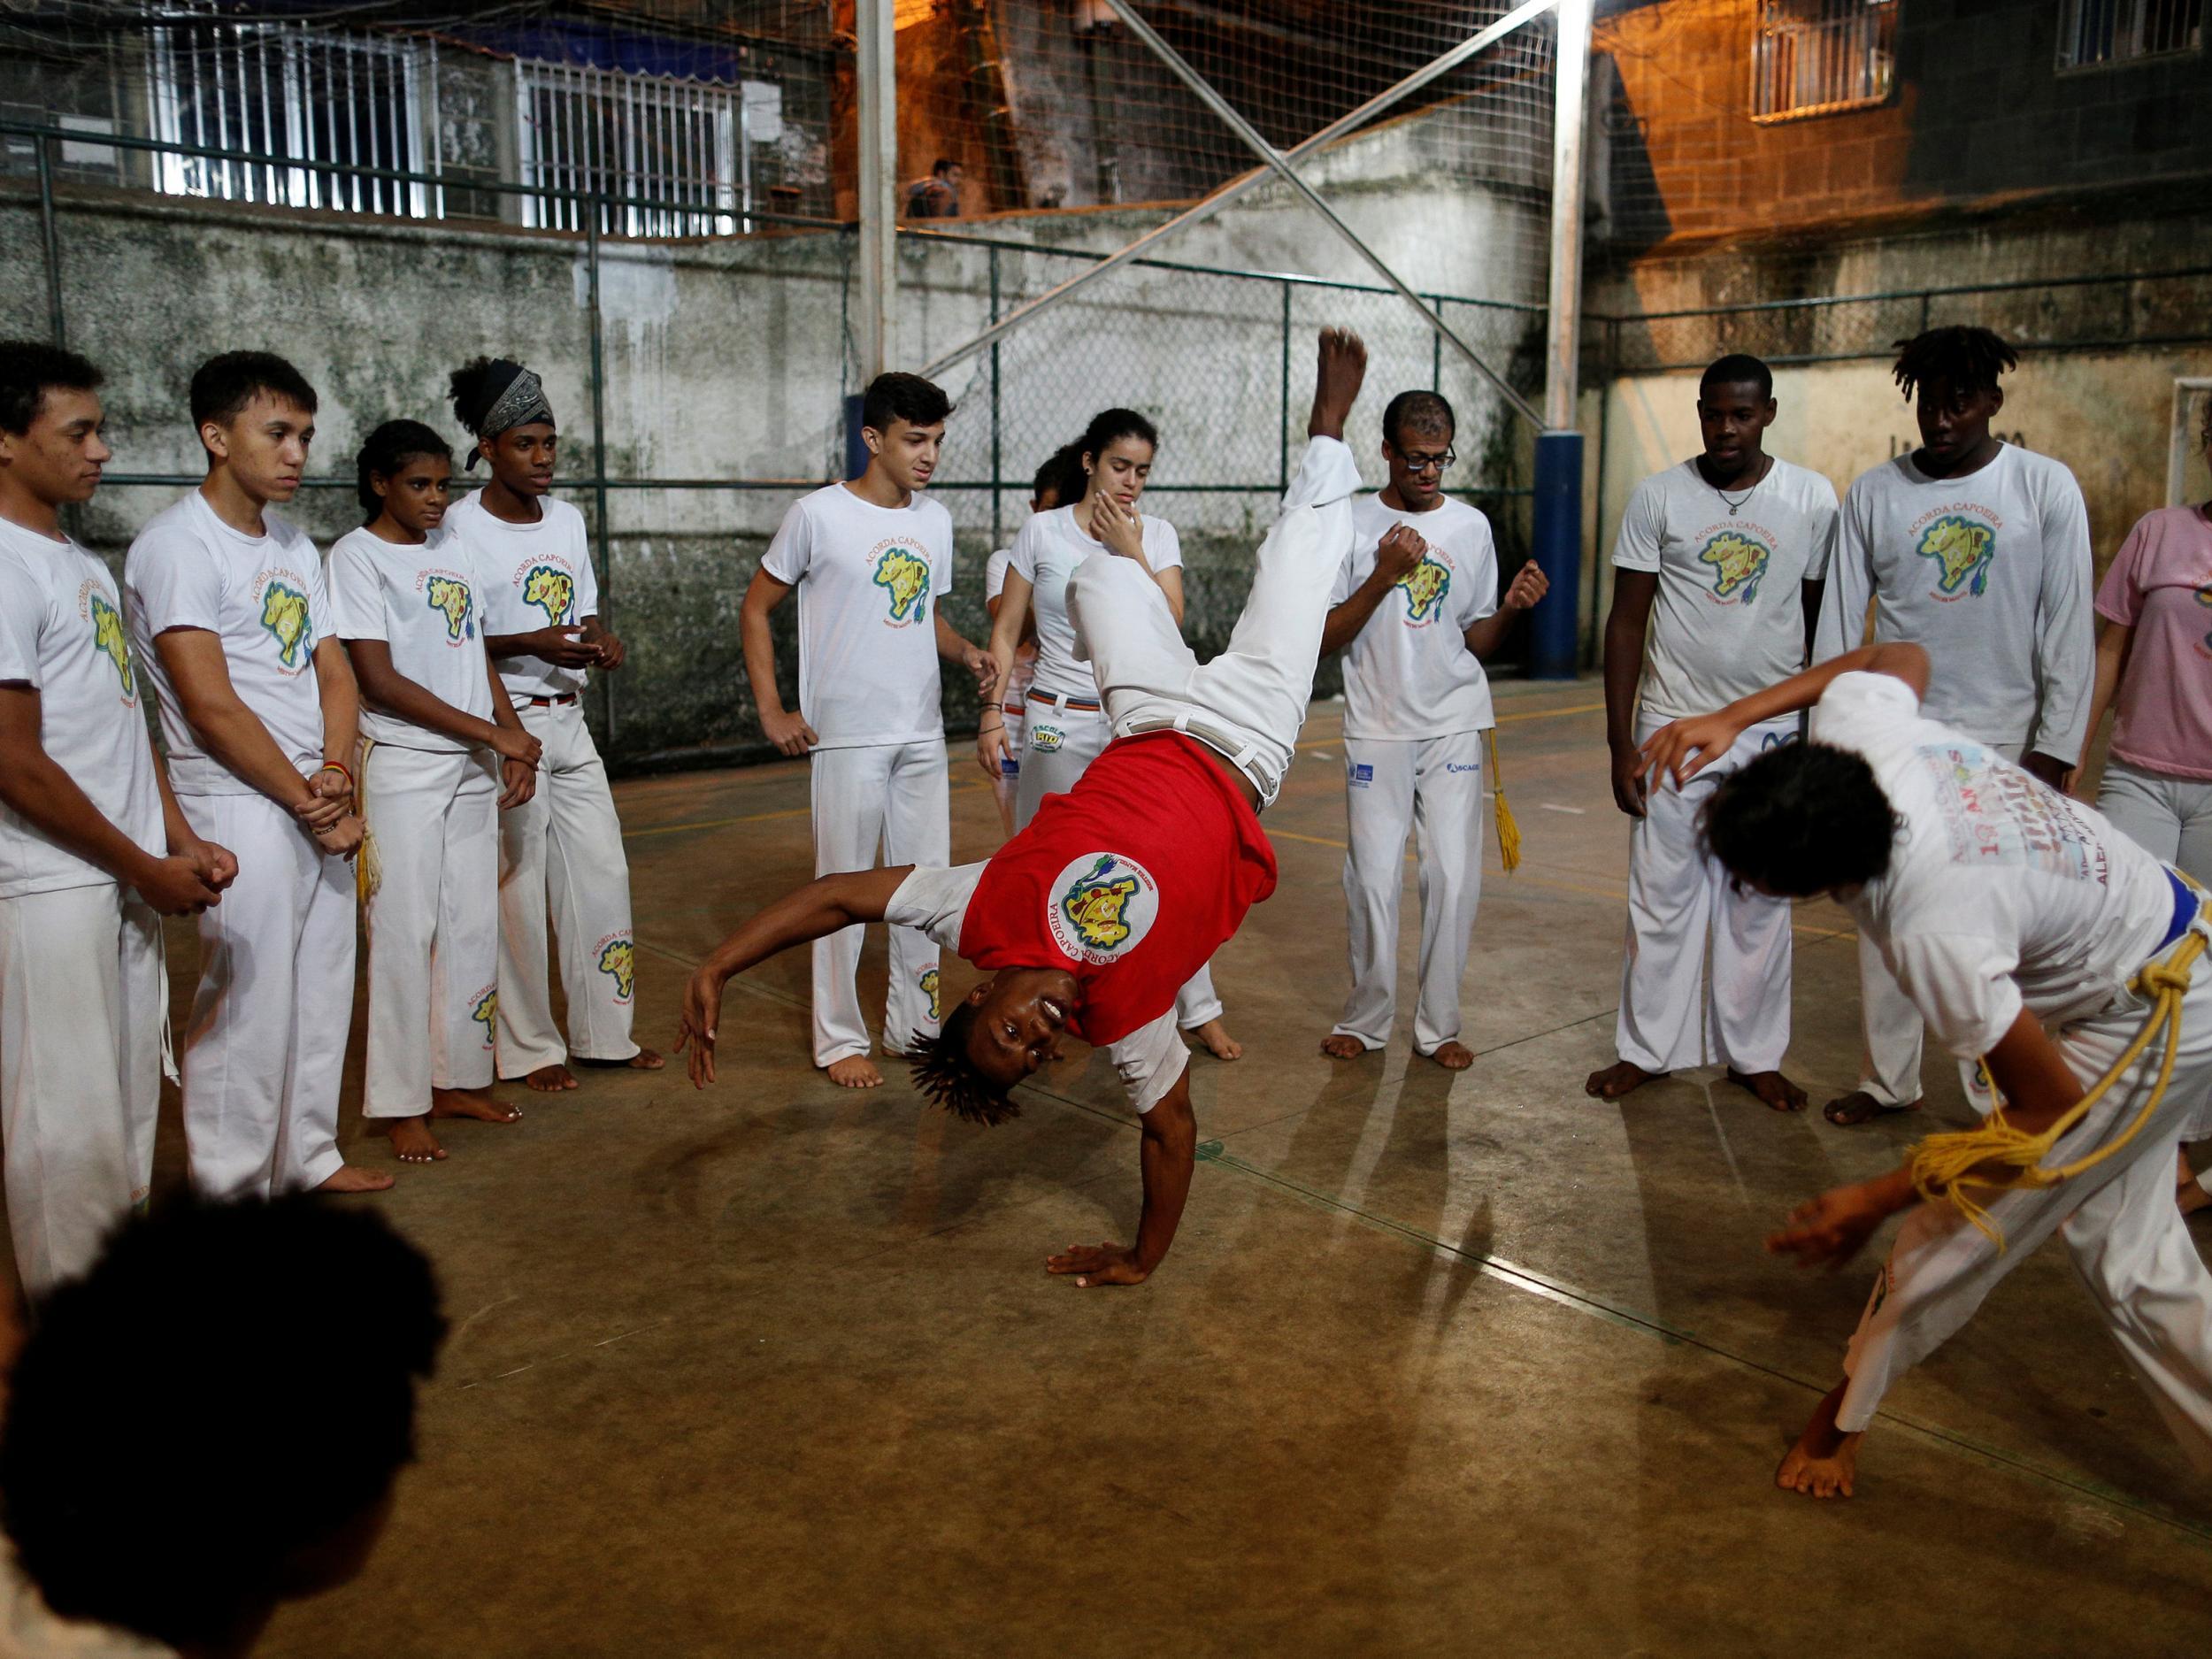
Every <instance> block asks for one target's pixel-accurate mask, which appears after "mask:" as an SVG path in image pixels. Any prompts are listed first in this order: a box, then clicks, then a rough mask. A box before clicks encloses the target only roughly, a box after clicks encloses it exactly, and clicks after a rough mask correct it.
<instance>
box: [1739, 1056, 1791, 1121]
mask: <svg viewBox="0 0 2212 1659" xmlns="http://www.w3.org/2000/svg"><path fill="white" fill-rule="evenodd" d="M1728 1080H1729V1081H1730V1082H1731V1083H1733V1084H1734V1085H1735V1086H1736V1087H1738V1088H1741V1089H1749V1090H1750V1091H1751V1092H1752V1094H1755V1095H1757V1096H1758V1097H1759V1103H1760V1104H1761V1105H1763V1106H1766V1107H1770V1108H1771V1109H1772V1110H1775V1111H1778V1112H1801V1111H1803V1110H1805V1091H1804V1090H1803V1089H1801V1088H1800V1087H1797V1085H1796V1084H1794V1083H1793V1082H1791V1081H1790V1080H1789V1079H1787V1078H1786V1077H1784V1076H1783V1075H1782V1074H1781V1073H1780V1072H1779V1071H1737V1070H1736V1068H1735V1067H1734V1066H1730V1067H1729V1068H1728Z"/></svg>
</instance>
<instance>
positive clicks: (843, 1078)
mask: <svg viewBox="0 0 2212 1659" xmlns="http://www.w3.org/2000/svg"><path fill="white" fill-rule="evenodd" d="M822 1069H823V1070H824V1071H827V1072H828V1073H829V1080H830V1081H831V1082H833V1083H834V1084H836V1085H837V1087H840V1088H873V1087H875V1086H876V1085H877V1084H879V1083H880V1082H882V1081H883V1073H882V1072H880V1071H877V1070H876V1068H875V1063H874V1062H873V1061H872V1060H870V1059H869V1058H868V1056H866V1055H864V1054H849V1055H847V1056H845V1057H844V1058H843V1059H842V1060H833V1061H831V1062H830V1063H829V1064H827V1065H826V1066H825V1067H823V1068H822Z"/></svg>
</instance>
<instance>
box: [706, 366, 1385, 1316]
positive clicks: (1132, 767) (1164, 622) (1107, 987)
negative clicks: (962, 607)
mask: <svg viewBox="0 0 2212 1659" xmlns="http://www.w3.org/2000/svg"><path fill="white" fill-rule="evenodd" d="M1366 361H1367V354H1366V350H1365V348H1363V346H1362V345H1361V344H1360V342H1359V339H1358V337H1357V336H1356V335H1355V334H1349V333H1347V332H1344V331H1341V330H1337V329H1327V330H1325V331H1323V333H1322V335H1321V347H1320V362H1319V366H1318V371H1317V376H1316V383H1315V387H1314V397H1313V413H1312V417H1311V419H1310V421H1309V422H1308V425H1307V427H1306V430H1307V432H1308V433H1309V434H1310V435H1311V437H1312V440H1313V442H1311V443H1310V445H1309V446H1308V447H1307V449H1306V454H1305V458H1304V460H1303V461H1302V463H1301V464H1300V466H1299V469H1298V473H1297V476H1296V477H1295V478H1294V480H1292V484H1291V488H1290V493H1289V495H1288V496H1287V497H1286V501H1285V508H1284V512H1283V515H1282V517H1281V518H1279V519H1278V520H1277V521H1276V524H1275V527H1274V529H1273V530H1271V532H1270V533H1269V534H1268V537H1267V540H1266V541H1265V542H1263V544H1262V545H1261V548H1260V550H1259V553H1258V556H1257V559H1256V566H1257V568H1256V570H1255V572H1254V573H1253V578H1252V594H1251V597H1250V599H1249V600H1248V601H1247V602H1246V604H1245V607H1244V614H1243V615H1242V616H1241V617H1240V618H1238V621H1237V626H1236V630H1235V632H1234V633H1233V634H1232V635H1231V636H1230V640H1229V648H1228V649H1227V650H1225V651H1224V652H1223V653H1222V654H1221V655H1220V656H1219V657H1215V658H1214V659H1213V661H1211V662H1210V663H1207V664H1203V665H1201V664H1200V663H1199V662H1198V660H1197V658H1196V657H1194V656H1193V655H1192V654H1191V650H1190V648H1189V647H1188V646H1187V645H1186V644H1185V643H1184V642H1183V637H1182V634H1181V632H1180V630H1179V629H1178V628H1177V626H1176V624H1175V618H1174V614H1173V613H1172V612H1171V611H1170V610H1169V608H1168V604H1167V600H1166V598H1165V596H1164V595H1163V594H1162V592H1161V591H1160V588H1159V586H1158V584H1157V583H1156V582H1155V581H1154V580H1152V578H1151V576H1150V575H1149V574H1148V573H1147V572H1146V571H1145V568H1144V566H1143V565H1141V564H1139V563H1138V562H1136V561H1135V560H1133V559H1129V558H1124V557H1120V556H1118V555H1116V554H1114V553H1111V552H1110V551H1106V550H1103V549H1102V550H1100V551H1098V552H1095V553H1093V554H1092V555H1091V556H1090V557H1088V558H1087V559H1085V560H1084V561H1083V563H1082V564H1081V565H1079V566H1078V567H1077V568H1076V571H1075V572H1074V574H1073V575H1072V576H1071V577H1070V578H1069V580H1068V611H1069V618H1070V620H1071V622H1072V623H1073V625H1074V631H1075V639H1076V656H1077V657H1078V659H1079V660H1085V661H1088V662H1089V663H1090V664H1091V665H1092V667H1093V669H1094V671H1095V672H1096V673H1097V676H1098V686H1099V694H1100V697H1101V700H1102V702H1103V703H1105V705H1106V713H1107V716H1108V718H1109V719H1110V721H1111V723H1112V727H1113V733H1114V741H1111V742H1110V743H1109V744H1108V745H1107V747H1106V749H1105V751H1104V752H1103V753H1102V754H1101V755H1100V756H1099V757H1098V758H1097V759H1096V760H1094V761H1093V762H1092V763H1091V765H1090V767H1089V769H1088V770H1087V771H1086V772H1084V774H1083V776H1082V778H1081V780H1079V782H1078V783H1077V784H1076V786H1075V787H1074V788H1073V789H1072V790H1071V791H1070V792H1069V793H1067V794H1066V795H1054V796H1051V797H1050V798H1048V800H1047V801H1046V802H1045V803H1044V805H1043V806H1042V807H1041V809H1040V810H1038V813H1037V816H1036V817H1035V818H1033V819H1032V820H1031V821H1030V824H1029V826H1028V827H1027V828H1026V829H1025V830H1023V831H1022V832H1021V833H1019V834H1018V835H1016V836H1015V837H1014V838H1013V839H1012V840H1011V841H1008V842H1007V843H1006V844H1005V845H1004V846H1003V847H1002V848H1001V849H999V851H998V853H997V855H996V856H994V857H993V858H991V859H990V860H989V861H988V862H987V863H984V864H963V865H960V866H958V867H956V868H954V869H949V870H945V869H930V868H926V867H922V868H917V867H914V866H911V865H907V866H899V867H894V868H891V869H886V870H861V871H854V872H849V873H844V874H834V875H826V876H824V877H822V878H820V879H818V880H816V881H813V882H811V883H810V884H809V885H808V886H806V887H801V888H800V889H799V890H798V891H797V892H795V893H793V894H790V895H787V896H786V897H784V898H781V899H779V900H777V901H776V902H774V903H772V904H771V905H769V906H768V907H767V908H766V909H765V910H762V911H761V912H760V913H759V914H758V915H757V916H755V917H753V918H751V919H750V920H749V921H748V922H747V923H745V925H744V926H741V927H740V928H739V929H738V930H737V931H736V932H735V933H732V934H731V935H730V936H729V937H728V938H727V939H726V940H725V941H723V942H722V944H721V946H720V947H719V948H718V949H717V950H716V951H715V953H714V955H713V956H710V958H709V959H708V960H707V962H706V963H705V964H704V965H703V966H702V967H701V968H700V969H699V970H698V972H695V974H693V975H692V977H691V981H690V983H689V985H688V986H687V987H686V989H685V993H684V1012H683V1027H682V1033H681V1035H680V1038H679V1040H678V1043H677V1046H678V1047H679V1048H686V1047H687V1048H689V1049H690V1056H691V1077H692V1081H693V1082H694V1083H695V1084H696V1085H698V1086H699V1087H705V1086H706V1085H707V1084H708V1083H710V1082H712V1081H713V1080H714V1075H715V1071H714V1041H715V1033H716V1028H717V1026H718V1025H719V1023H720V1019H721V1006H722V989H723V987H724V986H725V985H726V983H727V982H728V981H729V979H730V978H731V977H732V976H733V975H734V974H737V973H741V972H743V971H744V970H746V969H747V968H749V967H751V966H752V965H753V964H756V963H757V962H761V961H763V960H764V959H766V958H767V957H769V956H773V955H774V954H775V953H776V952H778V951H780V950H784V949H788V948H789V947H791V946H793V945H796V944H800V943H803V942H804V941H808V940H812V939H819V938H821V937H823V936H824V935H825V934H827V933H834V932H835V931H836V930H837V929H839V928H841V927H846V926H851V925H852V924H854V923H856V922H879V921H887V922H890V923H893V924H895V925H897V926H908V927H914V928H918V929H921V930H923V931H924V932H926V933H929V934H930V935H931V937H933V938H934V939H935V940H937V941H939V942H940V943H941V944H942V945H944V946H946V947H948V948H949V949H954V950H956V951H957V952H958V953H959V954H960V955H961V956H964V957H965V958H967V960H968V961H970V962H971V963H972V964H975V965H976V966H977V967H979V968H980V969H982V970H983V971H984V972H987V973H988V974H989V975H990V976H991V977H990V978H988V979H986V980H985V981H984V982H983V983H982V984H981V985H979V986H978V987H976V988H975V989H974V990H973V991H972V992H970V993H969V994H968V995H967V997H966V999H965V1000H964V1002H961V1004H960V1005H959V1006H958V1007H957V1008H956V1009H954V1010H951V1012H950V1013H949V1014H948V1015H947V1016H946V1018H945V1021H944V1025H943V1027H942V1029H941V1032H940V1033H939V1034H938V1035H937V1036H936V1037H934V1038H932V1039H928V1040H926V1041H918V1042H916V1043H915V1044H913V1045H912V1048H913V1052H912V1054H911V1056H910V1058H911V1059H912V1061H913V1070H914V1079H915V1082H916V1084H917V1086H918V1087H920V1088H921V1089H922V1090H923V1092H924V1093H926V1094H928V1095H929V1096H930V1097H931V1098H932V1099H933V1100H934V1101H936V1102H938V1103H940V1104H941V1105H943V1106H945V1107H946V1108H947V1109H949V1110H951V1111H953V1112H955V1113H956V1114H958V1115H959V1116H961V1117H964V1118H970V1119H972V1120H974V1121H978V1122H983V1123H996V1122H999V1121H1001V1120H1002V1119H1003V1118H1010V1117H1011V1116H1013V1115H1014V1113H1015V1112H1016V1111H1017V1110H1018V1108H1017V1107H1016V1106H1015V1104H1014V1103H1013V1102H1012V1101H1010V1099H1009V1098H1008V1094H1009V1091H1010V1090H1011V1089H1012V1088H1013V1087H1014V1086H1015V1085H1016V1084H1017V1083H1019V1082H1020V1081H1021V1080H1022V1079H1025V1078H1026V1077H1027V1076H1029V1075H1030V1073H1032V1072H1033V1071H1036V1070H1037V1069H1038V1068H1039V1067H1041V1066H1042V1065H1045V1064H1048V1063H1049V1062H1051V1061H1052V1060H1053V1059H1055V1058H1056V1056H1058V1054H1059V1052H1060V1044H1061V1041H1062V1039H1063V1037H1064V1036H1066V1035H1074V1036H1077V1037H1079V1038H1081V1039H1082V1040H1083V1041H1087V1042H1089V1043H1091V1044H1093V1045H1094V1046H1098V1047H1102V1048H1106V1050H1107V1051H1108V1053H1109V1054H1110V1056H1111V1057H1112V1059H1113V1062H1114V1066H1115V1069H1116V1070H1117V1071H1118V1072H1119V1073H1120V1076H1121V1079H1122V1084H1123V1087H1125V1089H1126V1091H1127V1093H1128V1097H1129V1102H1130V1104H1131V1105H1132V1106H1133V1107H1134V1108H1135V1109H1136V1110H1137V1111H1138V1112H1139V1114H1140V1115H1141V1118H1142V1119H1143V1130H1144V1141H1143V1151H1142V1166H1143V1172H1144V1208H1143V1214H1142V1217H1141V1219H1140V1221H1139V1223H1138V1226H1137V1236H1136V1243H1135V1245H1134V1247H1133V1248H1122V1247H1120V1246H1118V1245H1112V1244H1101V1245H1097V1246H1085V1247H1081V1248H1070V1249H1069V1250H1067V1251H1066V1252H1065V1253H1064V1254H1063V1255H1059V1256H1053V1257H1052V1258H1050V1261H1049V1263H1048V1266H1049V1267H1050V1269H1051V1271H1054V1272H1056V1273H1072V1274H1075V1275H1077V1278H1076V1283H1077V1284H1078V1285H1081V1286H1093V1285H1135V1284H1141V1283H1142V1282H1143V1281H1144V1280H1145V1279H1146V1278H1147V1277H1148V1276H1149V1275H1150V1274H1151V1273H1152V1271H1154V1270H1155V1269H1156V1268H1157V1267H1158V1266H1159V1264H1160V1262H1161V1259H1162V1258H1163V1257H1164V1256H1166V1254H1167V1251H1168V1246H1169V1245H1170V1244H1171V1242H1172V1241H1173V1240H1174V1237H1175V1229H1176V1225H1177V1224H1178V1223H1179V1221H1180V1220H1181V1218H1182V1213H1183V1202H1184V1200H1185V1198H1186V1197H1187V1195H1188V1194H1189V1191H1190V1178H1191V1163H1192V1157H1193V1155H1194V1149H1195V1147H1196V1142H1197V1129H1196V1125H1194V1122H1193V1119H1192V1117H1191V1102H1190V1083H1189V1079H1188V1076H1187V1066H1188V1062H1189V1058H1190V1056H1189V1051H1188V1050H1187V1049H1186V1048H1184V1046H1183V1042H1182V1039H1181V1038H1180V1036H1179V1035H1178V1034H1177V1031H1176V1025H1175V993H1176V989H1177V987H1179V986H1180V985H1182V984H1183V983H1184V981H1185V980H1187V979H1189V978H1190V976H1191V975H1192V974H1193V973H1194V972H1196V971H1197V969H1198V968H1199V966H1200V965H1201V964H1203V963H1204V962H1205V961H1206V960H1207V958H1209V957H1210V956H1212V955H1213V953H1214V952H1215V951H1216V950H1217V949H1219V948H1220V947H1221V946H1222V945H1223V944H1224V943H1225V942H1226V941H1228V940H1229V939H1230V938H1231V937H1232V936H1233V934H1234V933H1236V931H1237V928H1238V926H1239V925H1240V924H1241V923H1242V921H1243V920H1244V915H1245V912H1246V911H1247V910H1249V909H1250V908H1251V907H1252V906H1253V905H1254V904H1256V903H1258V902H1260V901H1261V900H1263V899H1264V898H1266V897H1267V896H1268V895H1269V894H1271V893H1272V892H1273V891H1274V889H1275V856H1274V852H1273V850H1272V849H1271V848H1270V847H1269V845H1268V841H1267V837H1266V836H1265V835H1264V834H1263V833H1261V830H1260V826H1259V821H1258V818H1257V817H1256V814H1257V813H1258V812H1259V811H1260V810H1263V809H1264V808H1265V807H1266V806H1267V804H1268V803H1270V802H1271V801H1273V800H1274V798H1275V795H1276V793H1277V791H1278V790H1279V788H1280V787H1281V785H1282V781H1283V779H1284V775H1285V774H1286V772H1288V770H1289V767H1290V763H1291V760H1292V758H1293V756H1294V747H1295V745H1296V742H1297V739H1298V728H1299V727H1300V726H1301V725H1302V724H1303V722H1304V720H1305V715H1306V703H1307V701H1308V699H1309V698H1310V696H1311V695H1312V692H1313V671H1314V664H1315V663H1316V662H1317V660H1318V658H1319V656H1320V650H1321V629H1322V623H1323V620H1324V618H1325V616H1326V614H1327V611H1328V599H1329V587H1330V583H1331V582H1332V581H1333V580H1334V578H1335V576H1336V572H1337V571H1338V569H1339V567H1340V565H1342V564H1343V562H1344V558H1345V556H1346V554H1347V553H1348V552H1349V551H1350V548H1351V541H1352V506H1351V498H1352V495H1353V494H1354V493H1355V492H1356V490H1357V489H1358V488H1359V487H1360V480H1359V472H1358V469H1357V468H1356V466H1354V465H1353V462H1352V457H1351V452H1350V451H1349V450H1348V449H1346V448H1345V447H1344V443H1343V434H1344V422H1345V419H1346V417H1347V416H1348V414H1349V413H1350V412H1351V408H1352V403H1353V401H1354V400H1355V399H1356V397H1357V396H1358V394H1359V387H1360V380H1361V378H1362V376H1363V374H1364V373H1365V370H1366ZM1393 534H1403V535H1406V536H1411V535H1412V534H1413V532H1411V531H1410V530H1401V531H1397V532H1394V533H1393Z"/></svg>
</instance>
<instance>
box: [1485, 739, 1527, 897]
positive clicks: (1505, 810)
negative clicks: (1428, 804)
mask: <svg viewBox="0 0 2212 1659" xmlns="http://www.w3.org/2000/svg"><path fill="white" fill-rule="evenodd" d="M1483 736H1484V737H1485V738H1486V739H1487V740H1488V741H1489V743H1490V795H1491V799H1493V800H1494V801H1495V802H1496V803H1498V804H1497V816H1498V864H1499V865H1500V867H1501V868H1502V869H1503V870H1504V871H1505V872H1506V873H1507V874H1508V875H1511V874H1512V873H1513V872H1515V871H1516V870H1518V869H1519V868H1520V867H1521V826H1519V825H1518V824H1516V823H1515V822H1514V821H1513V809H1512V808H1511V807H1509V806H1508V805H1507V804H1506V802H1505V778H1504V775H1503V774H1502V773H1501V772H1499V771H1498V728H1497V727H1496V726H1492V727H1491V728H1490V729H1489V730H1488V731H1486V732H1485V733H1483Z"/></svg>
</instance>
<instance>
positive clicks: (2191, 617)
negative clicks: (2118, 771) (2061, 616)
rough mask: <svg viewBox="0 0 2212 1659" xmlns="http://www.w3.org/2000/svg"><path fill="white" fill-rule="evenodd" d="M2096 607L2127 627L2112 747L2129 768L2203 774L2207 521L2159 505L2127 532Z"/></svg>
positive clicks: (2209, 573) (2209, 674) (2211, 752)
mask: <svg viewBox="0 0 2212 1659" xmlns="http://www.w3.org/2000/svg"><path fill="white" fill-rule="evenodd" d="M2097 614H2098V615H2099V616H2101V617H2104V618H2108V620H2110V621H2113V622H2116V623H2119V624H2120V625H2122V626H2124V627H2130V628H2132V629H2134V630H2135V639H2134V642H2133V644H2132V646H2131V649H2130V650H2129V653H2128V664H2127V672H2125V673H2124V674H2123V675H2122V676H2121V677H2120V689H2119V692H2118V695H2116V698H2115V699H2114V701H2115V702H2116V703H2117V705H2118V714H2117V716H2116V718H2115V719H2114V721H2113V726H2112V752H2113V753H2114V754H2115V755H2117V756H2118V757H2120V758H2121V759H2122V760H2124V761H2126V762H2127V763H2128V764H2130V765H2131V766H2140V767H2143V768H2144V769H2145V770H2146V771H2149V772H2164V773H2166V774H2168V775H2169V776H2171V777H2177V778H2207V779H2212V519H2208V518H2206V517H2205V515H2204V510H2203V509H2202V508H2201V507H2162V508H2160V509H2159V510H2158V511H2156V512H2150V513H2145V514H2144V515H2143V517H2142V518H2140V519H2139V520H2138V521H2137V523H2136V526H2135V528H2134V529H2132V530H2131V531H2129V532H2128V539H2127V540H2126V541H2124V542H2122V543H2121V544H2120V551H2119V554H2118V555H2117V557H2115V558H2114V559H2113V561H2112V568H2111V569H2110V570H2108V571H2107V572H2105V579H2104V583H2103V585H2102V586H2101V587H2100V588H2098V589H2097Z"/></svg>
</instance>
